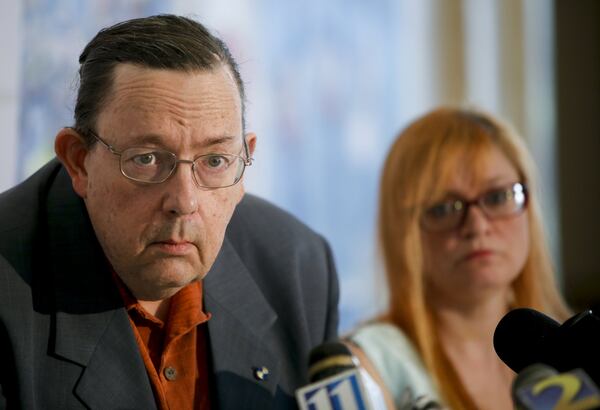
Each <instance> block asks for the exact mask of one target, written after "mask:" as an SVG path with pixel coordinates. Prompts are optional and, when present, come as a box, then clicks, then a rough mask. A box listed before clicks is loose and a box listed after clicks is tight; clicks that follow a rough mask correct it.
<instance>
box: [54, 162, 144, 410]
mask: <svg viewBox="0 0 600 410" xmlns="http://www.w3.org/2000/svg"><path fill="white" fill-rule="evenodd" d="M65 198H67V199H66V200H65ZM47 209H48V218H47V220H48V231H47V235H48V238H47V244H48V245H47V246H48V248H49V258H50V266H49V268H50V269H51V271H52V275H53V281H54V285H55V301H54V303H55V312H56V320H55V339H54V343H53V345H52V344H51V349H52V347H53V348H54V354H56V355H58V356H61V357H63V358H65V359H67V360H69V361H71V362H74V363H77V364H79V365H81V366H83V372H82V376H81V378H80V379H79V381H78V383H77V386H74V387H75V392H76V394H77V395H78V396H79V397H80V399H81V400H82V401H83V402H84V403H85V404H87V405H88V406H89V407H91V408H116V407H119V408H147V409H152V408H156V405H155V402H154V396H153V393H152V389H151V385H150V382H149V380H148V376H147V373H146V369H145V367H144V363H143V360H142V359H141V356H140V353H139V351H138V348H137V344H136V342H135V337H134V335H133V331H132V329H131V325H130V323H129V318H128V317H127V312H126V311H125V309H124V308H123V302H122V300H121V298H120V296H119V294H118V291H117V289H116V287H115V285H114V283H113V281H112V278H111V276H110V268H109V266H108V264H107V262H106V260H105V258H104V255H103V253H102V251H101V249H100V246H99V244H98V243H97V240H96V237H95V235H94V232H93V229H92V227H91V223H90V221H89V218H88V216H87V213H86V211H85V207H84V205H83V202H82V200H81V199H80V198H79V197H78V196H77V195H76V194H75V193H74V192H73V191H72V188H71V183H70V180H69V179H68V176H67V175H66V173H65V171H64V170H62V171H61V172H60V173H59V175H58V176H57V181H56V183H55V184H54V186H53V187H52V189H51V190H50V192H49V196H48V204H47Z"/></svg>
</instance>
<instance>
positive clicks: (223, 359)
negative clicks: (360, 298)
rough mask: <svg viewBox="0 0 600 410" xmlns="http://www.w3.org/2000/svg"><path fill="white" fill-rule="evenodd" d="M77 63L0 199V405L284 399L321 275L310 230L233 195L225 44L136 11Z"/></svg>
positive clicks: (324, 254) (237, 98)
mask: <svg viewBox="0 0 600 410" xmlns="http://www.w3.org/2000/svg"><path fill="white" fill-rule="evenodd" d="M80 64H81V68H80V89H79V92H78V97H77V103H76V107H75V125H74V127H72V128H70V127H69V128H64V129H62V130H60V131H59V133H58V134H57V136H56V140H55V151H56V154H57V157H58V160H52V161H50V162H49V163H48V164H47V165H45V166H44V167H43V168H41V169H40V170H39V171H38V172H37V173H36V174H34V175H33V176H32V177H30V178H29V179H28V180H27V181H25V182H24V183H22V184H20V185H19V186H17V187H15V188H13V189H11V190H9V191H7V192H5V193H3V194H1V195H0V409H4V408H9V409H10V408H24V409H79V408H81V409H83V408H92V409H116V408H119V409H152V408H221V409H268V408H294V407H295V401H294V399H293V394H294V390H295V389H296V388H298V387H300V386H301V385H302V384H304V383H305V382H306V380H307V370H306V361H307V356H308V352H309V350H310V349H311V348H312V347H314V346H316V345H318V344H320V343H322V342H323V341H325V340H328V339H331V338H333V337H335V336H336V332H337V322H338V313H337V301H338V284H337V277H336V273H335V267H334V264H333V260H332V256H331V253H330V250H329V247H328V245H327V243H326V241H325V240H324V239H323V238H322V237H320V236H319V235H317V234H315V233H314V232H312V231H311V230H310V229H308V228H307V227H305V226H304V225H302V224H301V223H300V222H299V221H297V220H296V219H294V218H293V217H291V216H290V215H289V214H287V213H285V212H284V211H281V210H280V209H278V208H276V207H274V206H273V205H270V204H268V203H267V202H265V201H263V200H261V199H259V198H256V197H254V196H251V195H244V191H243V185H242V175H243V172H244V169H245V167H246V166H248V165H250V164H251V163H252V157H251V156H252V153H253V152H254V147H255V144H256V136H255V135H254V134H252V133H247V132H246V131H245V127H244V119H243V118H244V90H243V83H242V81H241V78H240V75H239V72H238V69H237V66H236V63H235V61H234V59H233V58H232V56H231V55H230V53H229V51H228V50H227V47H226V46H225V45H224V44H223V43H222V42H221V41H220V40H219V39H217V38H216V37H214V36H213V35H211V34H210V33H208V32H207V31H206V29H205V28H204V27H203V26H202V25H200V24H199V23H197V22H195V21H193V20H190V19H187V18H182V17H177V16H169V15H163V16H154V17H148V18H142V19H135V20H130V21H127V22H123V23H120V24H117V25H115V26H112V27H109V28H107V29H105V30H102V31H101V32H100V33H98V35H96V37H95V38H94V39H93V40H92V41H91V42H90V43H89V44H88V45H87V46H86V48H85V49H84V51H83V53H82V54H81V57H80ZM198 289H199V291H198ZM196 291H198V292H199V293H197V295H198V300H192V299H193V298H192V299H190V296H189V295H196V293H194V292H196ZM190 292H191V293H190ZM183 293H185V294H186V295H188V296H186V297H183V296H180V295H182V294H183ZM199 300H201V303H200V302H199ZM190 306H199V307H197V308H193V309H192V308H190ZM190 309H191V310H194V309H196V310H197V311H194V312H191V313H190V314H192V315H194V317H200V318H201V320H199V321H198V322H197V323H196V322H194V323H193V325H192V326H188V327H189V328H188V329H186V330H185V332H183V333H182V334H181V335H180V334H177V335H175V336H173V335H172V334H171V333H173V332H174V330H173V329H177V330H178V331H179V330H180V329H181V328H182V325H181V323H180V322H181V320H180V319H181V318H186V319H185V320H188V319H189V318H188V316H185V315H187V314H188V313H189V312H188V313H185V312H187V311H189V310H190ZM173 318H176V319H173ZM174 321H175V322H177V324H174ZM157 341H158V342H157ZM184 341H185V346H186V347H187V348H189V347H190V346H191V347H192V348H191V349H187V350H186V349H183V350H181V349H178V346H183V344H182V343H184ZM178 343H179V344H178ZM189 386H191V387H189Z"/></svg>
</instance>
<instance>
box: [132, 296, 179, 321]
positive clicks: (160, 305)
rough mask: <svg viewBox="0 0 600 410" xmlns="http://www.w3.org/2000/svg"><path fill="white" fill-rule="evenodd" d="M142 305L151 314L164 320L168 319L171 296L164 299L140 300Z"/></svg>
mask: <svg viewBox="0 0 600 410" xmlns="http://www.w3.org/2000/svg"><path fill="white" fill-rule="evenodd" d="M138 302H139V303H140V305H142V307H143V308H144V309H145V310H146V311H147V312H148V313H150V314H151V315H153V316H154V317H156V318H157V319H160V320H162V321H163V322H166V321H167V318H168V317H169V306H170V305H171V298H165V299H162V300H139V301H138Z"/></svg>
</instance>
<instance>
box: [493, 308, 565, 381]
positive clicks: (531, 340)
mask: <svg viewBox="0 0 600 410" xmlns="http://www.w3.org/2000/svg"><path fill="white" fill-rule="evenodd" d="M559 327H560V324H559V323H558V322H557V321H555V320H554V319H552V318H550V317H548V316H546V315H544V314H543V313H541V312H538V311H536V310H533V309H527V308H519V309H514V310H511V311H510V312H508V313H507V314H506V315H504V317H503V318H502V319H501V320H500V322H499V323H498V326H496V330H495V332H494V349H495V350H496V354H497V355H498V356H499V357H500V359H502V361H503V362H504V363H506V365H507V366H508V367H510V368H511V369H513V370H514V371H515V372H517V373H519V372H521V370H523V369H524V368H525V367H527V366H529V365H530V364H532V363H536V362H538V361H540V360H539V358H540V354H541V353H542V352H541V351H540V348H541V344H542V342H543V341H544V339H546V338H547V337H550V336H551V335H552V334H554V333H555V332H556V330H557V329H558V328H559Z"/></svg>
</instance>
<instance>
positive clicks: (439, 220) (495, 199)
mask: <svg viewBox="0 0 600 410" xmlns="http://www.w3.org/2000/svg"><path fill="white" fill-rule="evenodd" d="M527 196H528V194H527V187H526V186H525V184H522V183H520V182H517V183H514V184H511V185H508V186H505V187H501V188H497V189H492V190H490V191H487V192H485V193H484V194H482V195H480V196H479V197H477V198H475V199H473V200H471V201H468V200H466V199H463V198H451V199H448V200H446V201H442V202H439V203H437V204H435V205H433V206H431V207H428V208H426V209H425V210H424V211H423V214H422V216H421V226H422V227H423V229H425V230H427V231H429V232H447V231H452V230H454V229H458V228H460V227H461V226H462V225H463V224H464V222H465V220H466V218H467V214H468V212H469V208H470V207H471V206H472V205H477V206H478V207H479V209H481V211H482V212H483V214H484V215H485V216H486V217H487V218H488V219H490V220H494V219H502V218H507V217H510V216H513V215H517V214H520V213H521V212H523V210H524V209H525V208H526V206H527Z"/></svg>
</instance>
